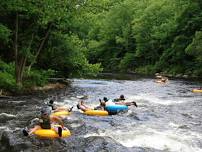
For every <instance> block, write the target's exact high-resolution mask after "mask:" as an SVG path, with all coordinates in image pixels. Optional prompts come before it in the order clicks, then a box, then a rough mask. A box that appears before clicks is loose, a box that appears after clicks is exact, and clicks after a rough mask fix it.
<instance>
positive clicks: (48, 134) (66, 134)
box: [34, 125, 71, 138]
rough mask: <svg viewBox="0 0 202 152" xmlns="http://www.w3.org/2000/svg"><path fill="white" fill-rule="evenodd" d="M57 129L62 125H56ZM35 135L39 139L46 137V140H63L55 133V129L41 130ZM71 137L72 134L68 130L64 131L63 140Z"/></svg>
mask: <svg viewBox="0 0 202 152" xmlns="http://www.w3.org/2000/svg"><path fill="white" fill-rule="evenodd" d="M54 126H55V127H58V126H60V125H54ZM34 134H35V135H37V136H39V137H45V138H61V137H59V135H58V133H57V132H56V131H55V129H54V128H51V129H39V130H36V131H35V132H34ZM69 136H71V133H70V131H69V130H68V129H65V130H62V138H65V137H69Z"/></svg>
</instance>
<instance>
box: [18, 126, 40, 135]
mask: <svg viewBox="0 0 202 152" xmlns="http://www.w3.org/2000/svg"><path fill="white" fill-rule="evenodd" d="M39 129H41V126H39V125H36V126H34V128H31V129H30V130H29V131H28V130H26V129H23V131H22V132H23V134H24V135H25V136H28V135H31V134H33V133H34V132H35V131H37V130H39Z"/></svg>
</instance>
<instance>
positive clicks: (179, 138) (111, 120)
mask: <svg viewBox="0 0 202 152" xmlns="http://www.w3.org/2000/svg"><path fill="white" fill-rule="evenodd" d="M71 81H72V87H73V88H75V90H76V91H77V92H79V93H80V94H81V95H88V97H89V99H87V100H86V101H85V102H86V104H87V105H89V106H92V107H93V106H96V105H98V103H99V102H98V99H99V98H100V99H102V98H103V97H104V96H106V97H108V98H111V99H113V98H117V97H118V96H119V95H121V94H124V95H125V97H126V98H127V100H128V101H136V102H137V104H138V108H136V107H134V106H131V107H130V108H129V111H128V113H124V114H119V115H113V116H108V117H93V116H85V115H79V117H81V118H82V119H84V120H85V122H86V124H87V125H89V126H93V127H96V128H97V130H98V131H97V133H93V134H91V133H89V134H86V135H84V136H85V137H89V136H95V135H99V136H109V137H111V138H113V139H115V140H116V141H118V142H119V143H121V144H122V145H124V146H126V147H134V146H135V147H147V148H154V149H157V150H162V151H170V152H173V151H176V152H177V151H182V152H193V151H194V152H201V151H202V119H201V116H202V102H201V100H202V94H200V93H192V92H191V90H192V89H193V88H196V87H199V86H198V84H197V83H196V82H190V81H182V80H170V81H169V82H168V83H167V84H157V83H155V82H154V80H153V79H149V78H141V79H136V80H104V79H103V80H92V79H73V80H71ZM80 94H78V95H80ZM62 102H65V103H66V104H72V101H71V99H69V98H67V97H64V100H63V101H62Z"/></svg>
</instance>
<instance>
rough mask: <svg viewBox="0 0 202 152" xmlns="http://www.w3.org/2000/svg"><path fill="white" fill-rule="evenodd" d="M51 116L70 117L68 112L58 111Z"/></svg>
mask: <svg viewBox="0 0 202 152" xmlns="http://www.w3.org/2000/svg"><path fill="white" fill-rule="evenodd" d="M51 115H52V116H67V115H70V112H68V111H58V112H54V113H52V114H51Z"/></svg>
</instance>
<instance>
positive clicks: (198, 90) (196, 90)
mask: <svg viewBox="0 0 202 152" xmlns="http://www.w3.org/2000/svg"><path fill="white" fill-rule="evenodd" d="M192 92H199V93H202V89H193V90H192Z"/></svg>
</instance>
